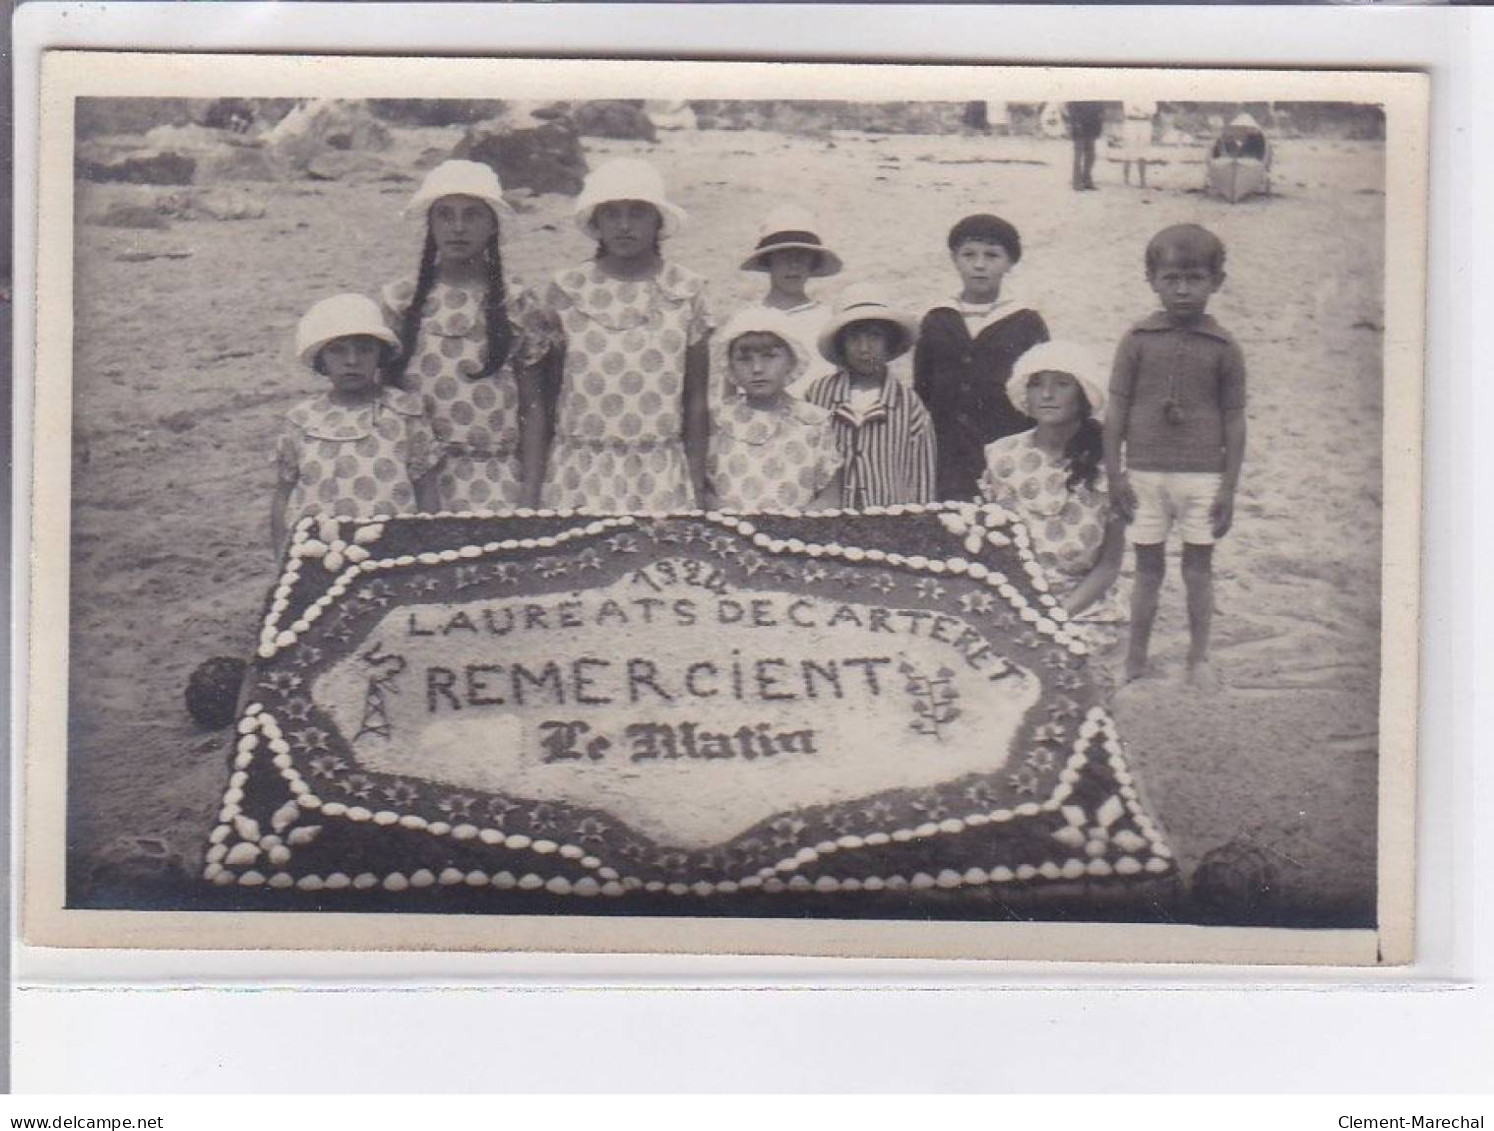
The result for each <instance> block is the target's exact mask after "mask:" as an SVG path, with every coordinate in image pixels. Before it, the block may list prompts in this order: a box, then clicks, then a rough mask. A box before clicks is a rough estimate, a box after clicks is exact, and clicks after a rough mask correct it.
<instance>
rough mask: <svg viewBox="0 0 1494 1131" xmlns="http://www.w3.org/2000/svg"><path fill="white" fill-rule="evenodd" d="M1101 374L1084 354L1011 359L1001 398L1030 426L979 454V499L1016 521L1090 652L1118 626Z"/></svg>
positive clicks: (1064, 347) (1121, 532)
mask: <svg viewBox="0 0 1494 1131" xmlns="http://www.w3.org/2000/svg"><path fill="white" fill-rule="evenodd" d="M1105 376H1106V375H1105V371H1104V369H1103V368H1102V367H1101V365H1100V362H1099V360H1098V359H1097V358H1096V357H1095V356H1094V354H1092V353H1091V352H1090V351H1089V350H1088V349H1086V348H1085V347H1084V346H1081V345H1078V344H1076V343H1073V342H1057V341H1055V342H1043V343H1042V344H1040V345H1036V346H1033V347H1032V348H1031V349H1029V350H1028V351H1027V352H1026V353H1024V354H1023V355H1022V356H1021V357H1020V358H1018V359H1017V364H1016V366H1015V368H1014V370H1013V372H1012V376H1011V378H1010V379H1009V380H1008V381H1007V386H1006V390H1007V396H1009V397H1010V398H1011V401H1012V403H1013V404H1014V405H1016V406H1017V407H1018V408H1019V409H1021V410H1022V411H1023V412H1025V413H1026V414H1027V415H1028V416H1029V417H1031V418H1032V419H1033V420H1034V421H1036V422H1037V423H1036V427H1034V428H1032V429H1030V430H1028V431H1026V432H1018V433H1017V434H1016V435H1014V436H1003V437H1002V438H1001V439H999V440H997V441H996V442H995V443H993V444H991V445H989V446H988V447H987V448H986V470H985V474H984V475H983V476H982V477H981V481H980V492H981V494H982V495H983V496H984V497H985V498H986V499H987V500H989V501H991V502H994V503H999V504H1000V505H1002V506H1003V507H1005V508H1007V509H1008V510H1010V511H1012V512H1014V513H1015V514H1017V515H1019V516H1020V517H1021V518H1022V520H1023V521H1024V522H1025V523H1026V524H1027V529H1028V532H1029V533H1030V534H1031V535H1032V549H1033V553H1034V554H1035V555H1036V557H1037V560H1038V561H1039V563H1041V565H1042V566H1043V569H1044V571H1045V573H1046V574H1047V577H1048V584H1049V587H1050V589H1051V591H1052V593H1053V595H1054V596H1055V597H1057V598H1058V600H1059V601H1060V602H1061V603H1062V605H1063V608H1064V611H1065V612H1067V613H1068V614H1069V615H1070V617H1071V618H1074V621H1075V627H1076V628H1078V629H1079V630H1080V631H1082V632H1084V633H1086V634H1087V635H1088V636H1089V642H1090V643H1091V644H1092V645H1095V646H1096V647H1105V646H1108V645H1109V644H1110V643H1113V640H1114V634H1113V627H1114V626H1115V625H1117V624H1119V623H1120V622H1121V621H1122V620H1124V619H1125V606H1124V604H1123V603H1122V602H1121V601H1120V600H1119V597H1118V595H1117V593H1116V591H1115V580H1116V577H1117V576H1118V575H1119V573H1120V566H1121V557H1122V555H1123V553H1124V552H1125V525H1124V523H1123V522H1121V520H1120V519H1119V517H1118V516H1117V515H1115V514H1114V513H1113V512H1112V510H1111V507H1110V495H1109V490H1108V487H1107V485H1106V480H1105V470H1104V446H1103V442H1102V433H1101V424H1100V421H1101V420H1103V419H1104V413H1105Z"/></svg>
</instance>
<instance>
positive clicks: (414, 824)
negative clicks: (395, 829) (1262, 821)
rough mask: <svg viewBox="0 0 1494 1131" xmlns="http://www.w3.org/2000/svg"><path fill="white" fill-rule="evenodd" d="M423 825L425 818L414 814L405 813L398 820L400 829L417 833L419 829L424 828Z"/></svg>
mask: <svg viewBox="0 0 1494 1131" xmlns="http://www.w3.org/2000/svg"><path fill="white" fill-rule="evenodd" d="M425 825H426V820H425V818H424V817H421V816H418V815H416V814H414V813H406V814H405V815H404V816H403V817H401V818H400V819H399V826H400V828H402V829H414V830H415V831H416V832H419V831H420V830H421V829H423V828H425Z"/></svg>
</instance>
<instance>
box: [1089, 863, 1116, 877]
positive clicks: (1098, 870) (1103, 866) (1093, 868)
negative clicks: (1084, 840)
mask: <svg viewBox="0 0 1494 1131" xmlns="http://www.w3.org/2000/svg"><path fill="white" fill-rule="evenodd" d="M1112 870H1113V869H1112V868H1111V867H1110V861H1108V860H1091V861H1090V862H1089V867H1088V868H1087V869H1086V871H1088V872H1089V874H1090V875H1091V876H1108V875H1110V873H1111V871H1112Z"/></svg>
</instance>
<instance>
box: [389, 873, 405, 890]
mask: <svg viewBox="0 0 1494 1131" xmlns="http://www.w3.org/2000/svg"><path fill="white" fill-rule="evenodd" d="M409 886H410V881H409V880H407V879H405V876H404V873H403V872H390V873H389V874H388V875H387V876H385V877H384V890H385V891H406V890H407V889H408V888H409Z"/></svg>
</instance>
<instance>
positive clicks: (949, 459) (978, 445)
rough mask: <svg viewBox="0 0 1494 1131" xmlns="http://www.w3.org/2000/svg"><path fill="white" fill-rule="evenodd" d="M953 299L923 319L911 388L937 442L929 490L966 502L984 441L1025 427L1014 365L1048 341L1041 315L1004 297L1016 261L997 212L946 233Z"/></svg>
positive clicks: (1012, 240) (1013, 234)
mask: <svg viewBox="0 0 1494 1131" xmlns="http://www.w3.org/2000/svg"><path fill="white" fill-rule="evenodd" d="M947 242H948V244H949V257H950V259H951V260H953V262H954V268H955V271H956V272H957V273H958V274H959V276H960V283H961V287H960V293H959V296H958V297H957V298H956V299H955V300H954V301H953V302H952V303H950V304H949V305H947V306H936V307H935V308H934V309H933V310H931V311H929V312H928V314H926V315H925V316H924V319H923V325H922V327H921V328H920V329H919V331H918V345H917V346H916V347H915V348H914V351H913V388H914V389H916V390H917V392H918V395H919V396H920V397H922V398H923V403H924V404H925V405H927V406H928V409H929V415H930V416H931V417H933V420H934V435H935V436H937V437H938V439H939V466H938V470H937V472H936V474H935V481H934V495H935V497H936V498H939V499H969V498H971V497H972V496H973V495H974V494H975V487H976V481H977V480H978V479H979V478H980V475H981V471H982V470H983V469H984V467H985V455H984V453H985V449H986V445H988V444H989V443H991V441H993V440H999V439H1000V438H1001V437H1003V436H1010V435H1012V434H1013V433H1014V432H1020V431H1022V430H1023V429H1024V428H1026V427H1028V424H1029V421H1028V419H1027V417H1025V416H1024V415H1023V414H1022V410H1021V407H1020V405H1017V404H1013V403H1012V401H1011V399H1010V398H1009V397H1008V396H1007V393H1006V386H1007V379H1008V378H1009V377H1011V374H1012V366H1013V364H1014V363H1015V362H1016V360H1017V358H1019V357H1021V356H1022V355H1023V354H1024V353H1026V352H1027V350H1029V349H1030V348H1031V347H1033V346H1035V345H1037V344H1038V343H1039V342H1046V341H1047V340H1048V327H1047V325H1046V324H1045V323H1044V322H1043V317H1042V315H1040V314H1039V313H1038V312H1037V311H1035V310H1032V309H1031V308H1029V307H1028V306H1026V305H1024V304H1023V303H1022V302H1020V301H1019V300H1016V299H1013V298H1011V297H1010V296H1009V295H1008V296H1003V294H1002V284H1003V281H1004V280H1005V278H1006V275H1007V272H1009V271H1010V270H1011V269H1012V268H1013V267H1015V266H1016V265H1017V263H1018V261H1020V260H1021V258H1022V238H1021V236H1019V235H1018V234H1017V229H1016V228H1014V227H1013V226H1012V225H1011V224H1009V223H1007V222H1006V221H1005V220H1003V219H1001V218H1000V217H997V216H989V215H985V214H983V213H982V214H978V215H975V216H966V217H965V218H964V219H963V220H961V221H960V222H959V223H958V224H956V225H955V226H954V227H953V228H951V229H950V231H949V238H948V241H947Z"/></svg>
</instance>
